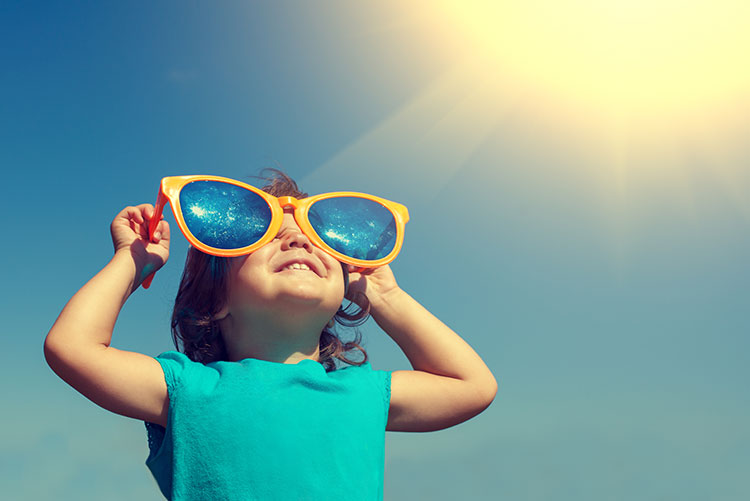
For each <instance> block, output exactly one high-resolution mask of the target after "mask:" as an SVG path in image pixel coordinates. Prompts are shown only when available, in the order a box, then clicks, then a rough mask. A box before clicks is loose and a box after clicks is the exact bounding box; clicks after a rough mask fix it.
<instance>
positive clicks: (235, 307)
mask: <svg viewBox="0 0 750 501" xmlns="http://www.w3.org/2000/svg"><path fill="white" fill-rule="evenodd" d="M274 171H275V174H276V177H275V178H274V179H272V180H271V182H270V183H269V184H267V185H266V186H265V187H264V188H262V190H263V191H262V192H260V190H257V188H252V190H255V192H253V191H250V188H247V187H246V188H242V187H239V185H240V184H242V183H237V182H234V181H231V180H226V179H224V178H214V179H215V180H214V181H210V180H209V179H208V178H211V176H206V177H205V178H206V179H204V183H205V186H207V187H210V188H211V189H212V190H213V188H215V187H216V186H219V187H221V190H220V191H222V194H223V195H226V194H227V192H228V193H230V197H231V196H235V195H232V193H237V195H236V197H240V198H236V197H235V199H233V201H232V203H234V204H235V205H233V206H231V207H229V206H226V207H224V206H222V205H221V204H222V203H224V202H222V201H218V202H217V201H215V200H218V199H213V198H210V197H213V196H215V194H214V195H209V191H208V188H206V190H204V191H201V190H203V188H200V189H195V190H193V191H192V192H191V191H190V189H188V188H185V186H187V187H193V186H204V185H201V184H200V183H197V182H193V183H192V184H190V183H189V182H188V181H186V180H185V179H186V178H185V179H183V178H165V180H164V181H163V182H162V195H163V196H162V195H160V198H159V201H158V202H157V208H156V210H155V209H154V207H153V206H151V205H149V204H143V205H139V206H137V207H127V208H125V209H124V210H122V211H121V212H120V213H119V214H118V215H117V216H116V217H115V219H114V221H113V222H112V225H111V227H110V230H111V234H112V240H113V243H114V247H115V253H114V257H113V258H112V260H111V261H110V262H109V263H108V264H107V265H106V266H105V267H104V269H102V270H101V271H100V272H99V273H98V274H97V275H96V276H95V277H94V278H92V279H91V280H90V281H89V282H88V283H87V284H86V285H84V286H83V288H81V290H79V291H78V292H77V293H76V294H75V295H74V296H73V298H72V299H71V300H70V301H69V302H68V304H67V305H66V306H65V308H64V309H63V311H62V313H61V314H60V316H59V317H58V319H57V321H56V322H55V324H54V325H53V327H52V329H51V330H50V332H49V334H48V335H47V338H46V341H45V344H44V353H45V357H46V359H47V362H48V364H49V365H50V367H51V368H52V370H53V371H54V372H55V373H56V374H57V375H58V376H60V377H61V378H62V379H63V380H65V381H66V382H67V383H68V384H70V385H71V386H73V387H74V388H75V389H76V390H78V391H79V392H80V393H82V394H83V395H84V396H86V397H87V398H89V399H90V400H92V401H93V402H94V403H96V404H98V405H100V406H102V407H104V408H105V409H108V410H110V411H112V412H115V413H118V414H121V415H123V416H128V417H131V418H134V419H139V420H143V421H144V423H145V426H146V429H147V433H148V439H149V449H150V453H149V456H148V458H147V460H146V464H147V466H148V467H149V469H150V470H151V472H152V474H153V475H154V478H155V479H156V481H157V483H158V485H159V488H160V489H161V492H162V493H163V494H164V496H165V497H166V498H167V499H173V500H187V499H243V500H247V499H263V500H266V499H382V497H383V470H384V463H385V431H412V432H420V431H421V432H423V431H434V430H440V429H443V428H448V427H450V426H453V425H456V424H458V423H461V422H463V421H466V420H468V419H470V418H472V417H473V416H475V415H477V414H479V413H480V412H482V411H483V410H484V409H485V408H487V407H488V406H489V405H490V403H491V402H492V400H493V399H494V397H495V393H496V391H497V383H496V381H495V379H494V377H493V375H492V374H491V372H490V371H489V369H488V368H487V366H486V365H485V364H484V362H483V361H482V360H481V358H480V357H479V356H478V355H477V354H476V353H475V352H474V350H472V348H471V347H470V346H469V345H468V344H467V343H466V342H464V341H463V340H462V339H461V338H460V337H459V336H458V335H457V334H456V333H455V332H453V331H452V330H451V329H450V328H448V327H447V326H446V325H445V324H443V323H442V322H441V321H440V320H438V319H437V318H436V317H435V316H433V315H432V314H431V313H430V312H429V311H427V310H426V309H425V308H424V307H422V306H421V305H420V304H419V303H418V302H417V301H415V300H414V299H412V298H411V297H410V296H409V295H408V294H407V293H406V292H405V291H404V290H403V289H401V288H400V287H399V286H398V284H397V283H396V280H395V278H394V275H393V273H392V272H391V269H390V266H388V264H387V262H386V261H388V260H392V259H393V258H394V257H395V254H396V253H398V248H399V247H400V242H401V241H402V239H403V223H404V220H401V222H400V223H399V222H398V219H399V217H400V216H399V217H397V216H396V215H395V214H396V213H397V212H398V210H392V209H393V208H394V207H396V206H397V205H398V204H394V203H392V202H387V201H385V202H384V203H386V204H390V205H388V207H389V211H390V212H388V211H384V209H383V208H382V206H380V205H376V207H377V209H378V210H381V211H384V212H383V213H384V214H386V216H387V218H389V219H390V223H391V226H389V228H390V230H388V231H390V233H388V231H384V233H383V234H389V235H390V241H391V244H383V242H385V241H386V240H388V238H385V239H383V238H381V239H380V240H379V241H378V242H377V244H378V245H381V244H382V245H381V246H383V245H384V246H385V247H386V250H385V251H383V253H385V252H388V246H389V245H390V247H393V249H392V250H391V253H390V254H389V255H388V256H386V257H383V256H382V254H383V253H381V254H378V255H374V254H372V253H370V254H367V255H365V254H356V252H359V251H356V252H355V250H354V247H353V246H350V247H347V245H348V244H347V242H350V240H351V239H347V238H344V237H340V235H339V236H337V235H335V233H336V232H335V231H333V230H330V231H328V232H322V231H320V230H318V232H319V233H321V234H322V233H326V234H327V235H329V236H330V235H334V236H333V237H331V238H339V239H340V240H339V241H334V240H329V239H328V237H326V240H325V241H324V240H321V238H320V237H318V236H317V235H318V234H319V233H316V232H314V231H311V229H310V228H311V227H309V226H308V225H309V224H310V225H318V226H316V227H319V225H321V224H323V223H322V222H321V221H322V219H320V220H318V219H315V218H316V217H318V216H320V215H321V214H322V215H323V216H325V215H327V212H325V211H323V210H321V211H319V212H320V214H318V215H317V216H316V215H315V214H313V212H314V211H313V210H312V209H309V211H308V212H307V216H302V215H300V214H301V213H295V209H294V208H293V207H296V206H297V205H300V204H303V203H304V201H302V199H304V198H306V197H307V194H305V193H302V192H300V191H299V190H298V188H297V185H296V183H295V182H294V181H293V180H291V179H290V178H289V177H288V176H286V175H285V174H284V173H282V172H281V171H277V170H274ZM219 179H224V181H216V180H219ZM167 180H172V181H174V182H176V183H178V184H179V187H178V188H176V190H175V191H174V193H172V192H170V193H171V195H170V193H165V190H166V191H169V189H170V188H169V186H168V183H167V184H165V182H166V181H167ZM212 183H213V184H212ZM222 183H223V184H222ZM232 183H234V184H232ZM245 186H247V185H245ZM165 187H166V188H165ZM224 188H226V189H224ZM214 191H215V190H214ZM214 191H211V193H214ZM178 192H179V198H175V197H177V196H178V195H176V193H178ZM266 194H268V195H273V197H270V196H268V195H266ZM170 196H171V197H172V198H170V202H171V205H172V209H173V211H174V212H175V217H176V219H177V220H178V223H179V224H180V225H181V229H183V233H184V234H185V236H186V237H188V239H189V240H190V242H191V244H192V247H191V249H190V250H189V252H188V259H187V262H186V265H185V270H184V272H183V276H182V281H181V283H180V287H179V292H178V294H177V299H176V301H175V308H174V312H173V316H172V333H173V338H174V342H175V346H178V343H177V340H178V339H180V340H181V341H182V345H183V352H179V351H167V352H164V353H162V354H160V355H159V356H158V357H156V358H153V357H150V356H146V355H142V354H139V353H134V352H127V351H122V350H118V349H117V348H114V347H112V346H110V341H111V336H112V331H113V328H114V324H115V321H116V319H117V315H118V314H119V312H120V309H121V308H122V306H123V304H124V303H125V301H126V300H127V298H128V297H129V296H130V295H131V294H132V293H133V292H134V291H135V290H136V289H138V287H139V286H140V285H141V284H142V283H144V281H145V282H146V283H145V284H144V285H148V284H149V283H150V278H151V277H149V278H148V279H147V280H146V277H147V276H149V275H151V274H153V273H154V272H155V271H156V270H158V269H159V268H160V267H161V266H163V265H164V263H165V262H166V261H167V258H168V256H169V241H170V228H169V225H168V224H167V222H166V221H164V220H163V219H162V218H161V215H160V214H161V208H162V207H163V206H164V204H165V203H166V198H167V197H170ZM191 196H193V197H194V198H193V199H191V198H190V197H191ZM243 197H244V198H243ZM274 197H278V199H279V203H278V204H277V205H274V204H275V202H273V203H271V202H268V203H266V202H263V199H265V200H266V201H268V200H273V199H274ZM285 197H295V198H294V199H290V198H285ZM204 198H205V199H210V200H209V201H210V203H208V204H204V205H198V204H195V203H194V201H195V200H203V199H204ZM375 198H377V197H372V196H370V195H364V196H363V197H362V198H354V199H348V200H344V201H345V202H346V203H352V200H356V202H357V203H359V202H361V203H362V204H365V205H366V204H368V203H369V204H372V201H371V199H375ZM240 199H241V200H240ZM237 200H240V202H241V204H239V203H238V202H237ZM338 200H342V199H338ZM381 200H382V199H381ZM258 201H259V205H258V207H255V208H252V209H248V208H247V207H250V205H248V204H251V203H255V202H258ZM329 201H331V200H329ZM282 202H283V203H282ZM190 204H193V205H190ZM212 204H213V205H212ZM243 204H244V205H243ZM295 204H297V205H295ZM365 205H363V207H364V206H365ZM176 206H179V207H180V208H179V210H178V209H177V208H176ZM319 206H320V207H324V204H322V203H320V204H319ZM222 207H223V208H222ZM238 207H239V209H238V210H240V211H246V212H247V214H245V213H244V212H243V213H241V214H240V216H242V217H245V219H242V217H240V219H239V220H240V221H241V222H242V224H239V223H237V221H238V219H237V213H236V212H233V211H235V209H237V208H238ZM269 207H271V208H273V210H274V211H276V212H275V213H274V214H273V215H272V214H271V212H272V211H271V209H269ZM274 207H275V208H274ZM342 207H343V206H342ZM347 207H349V206H347ZM263 211H266V212H263ZM326 211H329V212H331V213H332V214H333V215H334V216H335V217H337V218H339V219H336V221H340V220H343V219H341V218H350V219H351V218H354V219H357V218H359V219H362V216H361V215H359V214H360V213H358V212H356V211H355V210H354V209H353V208H351V207H350V208H347V209H346V210H340V208H339V209H338V210H337V208H336V207H334V206H333V205H330V206H329V207H328V208H327V209H326ZM403 211H404V212H405V208H403ZM261 213H262V214H261ZM259 214H260V215H261V216H262V215H263V214H266V216H267V218H266V220H265V222H264V223H263V224H262V225H261V226H262V227H261V228H260V232H259V233H258V235H261V234H263V233H264V232H265V236H264V237H263V238H262V239H259V238H258V237H257V236H248V235H247V234H246V233H247V232H249V231H250V230H251V229H252V228H253V225H254V224H256V223H257V221H259V219H257V218H256V216H257V217H260V216H259ZM362 214H364V213H362ZM332 217H333V216H332ZM253 218H255V219H253ZM261 219H262V218H261ZM406 220H408V215H407V216H406ZM269 221H270V222H269ZM356 222H359V223H361V221H355V223H356ZM274 224H276V225H279V224H280V226H278V230H277V231H276V230H275V226H274ZM341 224H343V223H341ZM352 224H354V223H352ZM367 224H369V225H371V226H374V223H372V222H371V221H369V220H368V222H367ZM191 225H192V226H191ZM201 225H204V226H201ZM222 225H223V226H222ZM149 226H150V228H149ZM394 228H396V230H395V231H391V230H393V229H394ZM186 229H190V231H186ZM150 230H151V231H150ZM209 230H210V231H209ZM266 230H267V231H266ZM243 232H244V233H243ZM362 235H365V233H362ZM361 238H362V239H366V238H370V237H364V236H363V237H361ZM394 239H395V240H396V241H397V245H393V241H394ZM399 239H401V240H399ZM370 240H372V238H370ZM235 241H236V242H240V241H241V242H242V243H235ZM252 241H257V242H255V243H253V244H252V245H245V244H247V243H249V242H252ZM342 242H343V243H342ZM370 243H372V242H370ZM352 245H353V244H352ZM371 247H372V246H371ZM248 249H249V251H248ZM229 254H235V255H229ZM345 261H346V262H345ZM383 262H386V264H382V263H383ZM352 263H355V264H356V265H355V264H352ZM373 263H376V264H377V263H381V264H379V265H378V266H372V264H373ZM432 271H434V272H445V271H446V270H432ZM447 271H449V270H447ZM345 298H346V299H347V300H349V301H350V302H351V303H350V305H351V304H356V305H357V306H359V308H360V310H361V311H360V312H359V313H358V314H349V313H347V311H345V310H344V309H342V308H341V305H342V302H343V300H344V299H345ZM347 309H348V308H347ZM368 313H369V314H371V315H372V317H373V318H374V319H375V321H376V323H377V324H378V325H379V326H380V327H381V328H382V329H383V330H384V331H385V332H386V333H387V334H388V335H389V336H390V337H391V338H392V339H393V340H394V341H395V342H396V343H397V344H398V346H399V347H400V348H401V349H402V350H403V352H404V354H405V355H406V356H407V358H408V359H409V361H410V363H411V365H412V367H413V370H400V371H393V372H390V371H380V370H374V369H373V368H372V367H371V366H370V364H369V362H368V361H367V354H366V353H365V351H364V350H363V349H362V347H361V346H359V344H358V342H357V341H353V342H350V343H342V341H341V340H340V339H339V338H338V336H337V335H336V333H335V331H334V325H335V322H338V323H341V324H343V325H348V326H354V325H357V324H358V322H359V323H362V322H363V321H364V320H365V319H366V315H367V314H368ZM353 350H357V351H359V352H360V353H361V354H362V355H363V359H362V360H360V361H355V360H353V359H350V358H349V357H348V356H347V352H350V351H353ZM336 361H339V362H344V363H346V364H348V366H346V367H339V368H337V367H336Z"/></svg>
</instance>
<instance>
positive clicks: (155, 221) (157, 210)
mask: <svg viewBox="0 0 750 501" xmlns="http://www.w3.org/2000/svg"><path fill="white" fill-rule="evenodd" d="M166 204H167V197H166V196H164V192H162V191H161V189H160V190H159V196H158V197H156V207H154V215H153V217H151V220H150V221H149V223H148V241H149V242H151V240H152V239H153V238H154V232H155V231H156V227H157V226H159V221H160V220H161V214H162V212H163V211H164V206H165V205H166ZM154 275H156V272H155V271H154V272H153V273H151V274H150V275H149V276H147V277H146V278H145V279H144V280H143V282H142V283H141V285H142V286H143V288H144V289H148V288H149V287H151V282H152V281H153V280H154Z"/></svg>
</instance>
